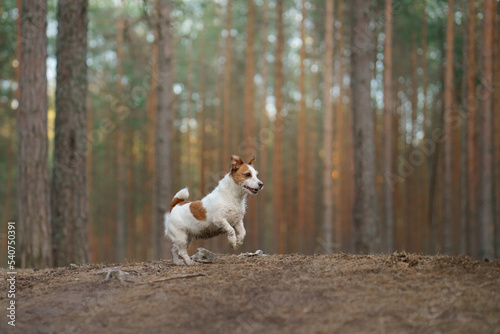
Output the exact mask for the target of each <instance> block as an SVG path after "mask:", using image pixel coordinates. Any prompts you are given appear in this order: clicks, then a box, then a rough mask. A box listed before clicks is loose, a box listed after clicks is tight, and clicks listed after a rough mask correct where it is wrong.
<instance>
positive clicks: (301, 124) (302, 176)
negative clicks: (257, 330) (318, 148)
mask: <svg viewBox="0 0 500 334" xmlns="http://www.w3.org/2000/svg"><path fill="white" fill-rule="evenodd" d="M301 6H302V8H301V15H302V20H301V23H300V40H301V47H300V65H299V68H300V110H299V121H298V129H297V132H298V138H297V151H298V160H299V161H298V163H297V165H298V181H297V183H298V184H297V221H298V229H297V235H298V236H301V235H304V232H305V231H304V226H305V224H306V219H307V216H306V205H307V201H306V194H307V192H306V173H307V160H306V145H307V142H306V140H307V139H306V128H307V118H306V74H305V69H304V62H305V60H306V38H305V22H306V15H307V12H306V1H305V0H302V1H301ZM332 38H333V36H332ZM300 240H301V242H300V249H303V244H302V241H304V240H303V239H301V238H300Z"/></svg>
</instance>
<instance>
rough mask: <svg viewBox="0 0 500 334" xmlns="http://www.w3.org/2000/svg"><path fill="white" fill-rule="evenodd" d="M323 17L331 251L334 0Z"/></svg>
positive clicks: (326, 222) (328, 245)
mask: <svg viewBox="0 0 500 334" xmlns="http://www.w3.org/2000/svg"><path fill="white" fill-rule="evenodd" d="M325 5H326V18H325V45H326V52H325V60H324V62H325V74H324V78H323V80H324V88H323V89H324V91H323V104H324V121H323V186H324V189H323V209H324V213H323V233H324V235H325V246H324V247H323V248H325V252H326V253H327V254H330V253H332V252H333V242H332V233H333V231H332V230H333V198H332V172H333V166H332V141H333V128H332V126H333V103H332V86H333V27H334V24H335V22H334V16H333V10H334V5H335V3H334V0H327V1H326V3H325Z"/></svg>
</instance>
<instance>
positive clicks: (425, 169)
mask: <svg viewBox="0 0 500 334" xmlns="http://www.w3.org/2000/svg"><path fill="white" fill-rule="evenodd" d="M426 7H427V0H423V1H422V90H423V108H422V116H423V117H422V131H423V132H424V140H426V139H427V138H428V130H427V128H428V127H427V123H428V117H427V110H428V107H427V82H428V78H427V75H428V69H427V59H428V49H429V48H428V43H427V13H426ZM429 155H430V152H426V153H425V154H424V161H423V164H422V188H423V189H422V215H421V217H422V222H421V224H423V234H422V239H423V245H422V247H423V251H424V253H429V252H430V249H431V248H430V246H431V245H430V229H431V227H430V221H429V219H427V218H428V217H429V202H428V200H427V199H428V197H427V196H428V194H429Z"/></svg>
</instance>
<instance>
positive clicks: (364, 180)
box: [351, 0, 380, 253]
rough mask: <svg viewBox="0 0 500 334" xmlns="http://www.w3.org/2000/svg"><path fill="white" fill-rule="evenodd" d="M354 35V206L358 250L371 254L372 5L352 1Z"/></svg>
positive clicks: (374, 239) (374, 231) (374, 221)
mask: <svg viewBox="0 0 500 334" xmlns="http://www.w3.org/2000/svg"><path fill="white" fill-rule="evenodd" d="M352 22H353V34H352V37H351V38H352V43H351V45H352V52H351V64H352V65H351V66H352V81H351V86H352V100H351V101H352V108H353V110H352V113H353V144H354V145H353V147H354V189H355V191H354V207H353V222H354V228H355V248H356V250H357V251H358V252H363V253H371V252H375V251H377V250H378V249H379V245H380V240H379V236H378V220H379V213H378V204H377V189H376V183H375V147H374V133H373V115H372V108H371V100H370V99H371V98H370V81H371V72H370V66H369V65H370V57H371V55H372V41H371V38H372V35H371V33H370V28H369V24H370V3H369V2H366V1H363V0H354V1H353V21H352Z"/></svg>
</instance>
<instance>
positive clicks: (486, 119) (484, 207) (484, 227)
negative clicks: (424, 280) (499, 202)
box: [479, 0, 496, 259]
mask: <svg viewBox="0 0 500 334" xmlns="http://www.w3.org/2000/svg"><path fill="white" fill-rule="evenodd" d="M494 13H495V14H496V10H495V4H494V0H485V1H484V14H483V15H484V21H483V48H482V55H481V58H482V71H481V85H482V87H481V90H480V92H481V97H480V98H481V153H480V160H481V174H480V175H481V176H480V189H481V193H480V196H481V206H480V209H479V210H480V211H479V220H480V243H479V244H480V249H479V256H480V257H481V258H488V259H492V258H494V256H495V253H494V248H493V247H494V246H493V237H494V230H493V228H494V227H493V226H494V222H493V219H494V218H493V187H492V181H493V172H492V168H493V146H492V144H493V135H492V130H493V108H492V107H493V105H492V104H493V103H492V102H493V93H492V92H493V76H492V74H493V14H494Z"/></svg>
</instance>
